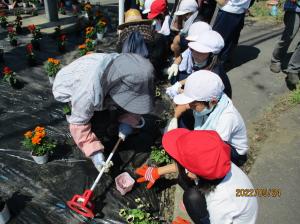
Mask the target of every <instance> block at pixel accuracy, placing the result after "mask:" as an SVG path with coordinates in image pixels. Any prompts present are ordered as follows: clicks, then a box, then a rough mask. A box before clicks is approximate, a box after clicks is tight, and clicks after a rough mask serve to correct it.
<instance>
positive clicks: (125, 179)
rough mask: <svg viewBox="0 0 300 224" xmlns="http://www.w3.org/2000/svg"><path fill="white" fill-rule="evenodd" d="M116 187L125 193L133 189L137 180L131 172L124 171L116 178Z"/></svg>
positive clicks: (122, 193)
mask: <svg viewBox="0 0 300 224" xmlns="http://www.w3.org/2000/svg"><path fill="white" fill-rule="evenodd" d="M115 182H116V188H117V190H118V191H119V192H120V193H121V195H125V194H126V193H127V192H129V191H131V190H132V188H133V185H134V182H135V180H134V179H133V178H132V177H131V176H130V175H129V173H127V172H124V173H121V174H120V175H119V176H117V177H116V178H115Z"/></svg>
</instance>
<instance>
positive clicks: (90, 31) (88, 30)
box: [85, 26, 94, 34]
mask: <svg viewBox="0 0 300 224" xmlns="http://www.w3.org/2000/svg"><path fill="white" fill-rule="evenodd" d="M93 31H94V28H93V27H91V26H89V27H87V28H86V30H85V33H86V34H90V33H92V32H93Z"/></svg>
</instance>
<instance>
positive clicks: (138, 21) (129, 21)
mask: <svg viewBox="0 0 300 224" xmlns="http://www.w3.org/2000/svg"><path fill="white" fill-rule="evenodd" d="M142 24H146V25H151V24H152V20H149V19H142V15H141V13H140V11H139V10H137V9H129V10H128V11H127V12H125V23H123V24H121V25H119V26H118V30H122V29H124V28H125V27H128V26H132V25H142Z"/></svg>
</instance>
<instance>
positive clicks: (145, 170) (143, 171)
mask: <svg viewBox="0 0 300 224" xmlns="http://www.w3.org/2000/svg"><path fill="white" fill-rule="evenodd" d="M135 173H136V174H138V175H140V176H142V177H140V178H139V179H137V182H138V183H143V182H146V181H149V182H148V184H147V189H150V188H151V187H152V186H153V184H154V183H155V181H156V180H157V179H158V178H159V177H160V175H159V174H158V168H155V167H149V166H147V165H143V166H142V167H140V168H137V169H136V170H135Z"/></svg>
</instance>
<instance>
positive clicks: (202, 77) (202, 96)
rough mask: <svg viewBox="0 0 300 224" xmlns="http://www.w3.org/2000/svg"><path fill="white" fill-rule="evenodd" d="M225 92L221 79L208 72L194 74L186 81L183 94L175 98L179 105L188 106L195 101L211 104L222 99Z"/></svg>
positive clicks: (201, 71) (202, 71)
mask: <svg viewBox="0 0 300 224" xmlns="http://www.w3.org/2000/svg"><path fill="white" fill-rule="evenodd" d="M223 90H224V84H223V82H222V80H221V78H220V77H219V76H218V75H217V74H216V73H213V72H211V71H208V70H200V71H197V72H194V73H192V74H191V75H190V76H189V77H188V78H187V80H186V82H185V85H184V90H183V93H181V94H179V95H177V96H175V97H174V99H173V101H174V103H175V104H177V105H182V104H188V103H191V102H194V101H205V102H209V101H211V100H213V99H220V97H221V95H222V93H223Z"/></svg>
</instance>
